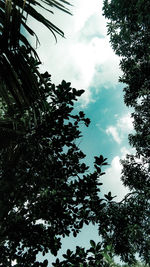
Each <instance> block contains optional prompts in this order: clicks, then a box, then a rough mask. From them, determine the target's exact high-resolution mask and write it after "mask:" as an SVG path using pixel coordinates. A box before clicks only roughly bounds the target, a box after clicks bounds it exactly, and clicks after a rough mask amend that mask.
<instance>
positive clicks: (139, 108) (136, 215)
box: [103, 0, 150, 263]
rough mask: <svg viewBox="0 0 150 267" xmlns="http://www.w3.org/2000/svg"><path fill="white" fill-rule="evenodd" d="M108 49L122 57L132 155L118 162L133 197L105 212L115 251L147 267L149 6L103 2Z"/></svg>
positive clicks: (134, 0)
mask: <svg viewBox="0 0 150 267" xmlns="http://www.w3.org/2000/svg"><path fill="white" fill-rule="evenodd" d="M103 11H104V15H105V17H106V18H107V19H108V34H109V36H110V42H111V45H112V47H113V49H114V51H115V52H116V54H118V55H119V56H121V61H120V67H121V69H122V71H123V75H122V77H121V78H120V81H121V82H123V83H125V84H126V87H125V88H124V93H125V94H124V101H125V104H126V105H127V106H131V107H132V108H133V112H132V114H131V116H132V118H133V125H134V130H135V131H134V133H133V134H130V135H129V142H130V144H131V146H133V147H134V148H135V151H136V152H135V154H134V155H127V157H126V159H125V160H123V161H122V164H123V171H122V181H123V183H124V185H125V186H128V187H129V188H130V190H131V191H132V192H133V195H132V194H131V195H129V198H128V197H126V198H125V202H124V203H123V202H122V203H120V204H119V205H116V204H112V206H111V207H110V209H109V213H108V214H109V216H110V218H111V224H112V228H111V230H112V233H111V236H112V237H113V240H114V246H115V251H116V253H117V254H121V255H122V258H123V259H124V260H126V261H129V262H132V259H133V258H134V255H135V252H138V253H139V255H140V256H141V257H142V258H143V259H144V260H145V261H146V262H147V263H149V262H150V238H149V236H150V207H149V202H150V195H149V188H150V113H149V111H150V90H149V87H150V79H149V76H150V15H149V13H150V1H149V0H146V1H143V0H138V1H137V0H131V1H121V0H111V1H108V0H105V1H104V6H103ZM108 221H109V220H108Z"/></svg>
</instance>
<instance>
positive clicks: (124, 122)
mask: <svg viewBox="0 0 150 267" xmlns="http://www.w3.org/2000/svg"><path fill="white" fill-rule="evenodd" d="M115 117H116V116H115ZM132 132H133V119H132V118H131V114H130V113H129V112H128V113H127V114H124V115H123V116H122V117H120V118H118V119H117V122H116V124H115V126H114V125H113V126H112V125H110V126H108V127H107V129H106V133H107V134H108V135H111V136H112V137H113V139H114V140H115V141H116V142H117V143H118V144H121V143H122V142H123V140H124V139H125V138H127V136H128V134H129V133H132Z"/></svg>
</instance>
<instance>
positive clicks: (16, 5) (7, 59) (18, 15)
mask: <svg viewBox="0 0 150 267" xmlns="http://www.w3.org/2000/svg"><path fill="white" fill-rule="evenodd" d="M67 5H70V4H69V2H67V1H65V0H58V1H55V0H42V1H39V0H37V1H34V0H26V1H25V0H19V1H14V0H7V1H4V0H0V25H1V27H0V70H1V71H0V98H1V99H2V100H3V101H4V102H5V103H6V104H7V105H8V106H9V107H10V109H11V112H12V111H13V105H12V102H13V101H15V103H16V104H17V105H18V107H19V108H20V110H23V109H24V108H26V107H28V108H31V107H32V109H35V107H34V102H35V101H36V99H37V98H40V97H41V92H39V90H38V87H37V84H36V81H35V79H34V75H33V73H32V69H31V66H32V64H31V62H30V60H31V57H32V58H33V57H34V59H35V60H36V62H37V60H38V61H39V57H38V55H37V53H36V50H35V49H34V48H33V46H32V44H31V42H30V41H29V35H30V36H35V38H36V42H37V43H39V40H38V36H37V34H36V33H35V32H34V31H33V30H32V28H31V26H30V25H29V24H28V16H30V17H32V18H34V19H35V20H36V21H38V22H40V23H41V24H43V25H44V26H46V27H47V28H48V29H49V30H50V31H51V33H52V34H53V35H54V37H55V39H56V35H55V33H56V34H59V35H61V36H64V33H63V31H62V30H60V29H59V28H58V27H57V26H56V25H54V24H53V23H51V22H50V20H48V19H46V18H45V17H44V16H43V15H42V12H38V8H40V10H41V11H42V10H46V11H48V12H50V14H53V11H52V8H57V9H59V10H61V11H63V12H67V13H70V12H69V10H68V8H67ZM26 50H27V52H26ZM37 74H38V75H39V76H40V73H39V72H38V70H37ZM27 77H28V79H27ZM1 99H0V100H1ZM41 105H42V103H41ZM43 108H44V107H43ZM11 112H10V116H11Z"/></svg>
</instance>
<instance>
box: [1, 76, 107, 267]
mask: <svg viewBox="0 0 150 267" xmlns="http://www.w3.org/2000/svg"><path fill="white" fill-rule="evenodd" d="M34 75H35V79H36V82H37V84H38V86H39V90H41V91H42V92H43V95H44V96H45V98H43V99H37V101H36V103H35V104H36V106H37V107H38V108H37V110H38V112H39V114H38V115H37V116H36V123H35V114H34V112H33V110H32V109H31V110H28V109H26V110H24V113H20V110H19V109H18V107H17V105H15V102H14V109H15V110H16V112H15V113H14V120H15V131H16V136H15V137H14V138H12V140H11V142H10V143H9V145H7V146H6V147H5V146H3V147H2V148H1V151H0V166H1V179H0V190H1V192H0V209H1V215H0V251H1V258H0V266H12V262H13V261H15V260H16V264H15V265H14V266H16V267H17V266H19V267H20V266H26V267H27V266H47V265H48V261H47V260H45V261H44V262H43V263H39V262H37V261H36V255H37V254H38V253H39V252H42V253H43V255H45V254H46V253H48V252H51V253H52V254H53V255H55V256H56V255H57V252H58V250H59V249H60V247H61V237H65V236H68V235H69V234H70V233H71V232H72V233H73V235H74V236H76V235H77V234H78V233H79V231H80V229H82V227H83V225H84V224H89V223H90V222H92V223H96V221H97V218H96V213H95V211H96V210H97V209H103V208H104V206H105V203H103V201H102V200H101V199H100V197H99V195H98V193H99V191H100V188H99V186H100V185H101V183H100V182H99V177H100V176H101V175H103V174H104V173H102V172H101V168H100V167H101V166H102V165H106V159H105V158H103V157H102V156H100V157H95V164H94V165H95V171H94V172H93V173H91V174H89V173H87V170H88V167H87V166H86V165H85V164H84V162H83V161H82V160H83V159H84V157H85V155H84V154H83V152H81V151H80V149H79V148H78V147H77V145H76V140H77V139H78V138H79V137H80V131H79V125H80V123H84V124H85V125H86V126H88V125H89V122H90V120H89V119H87V118H86V117H85V114H84V113H83V112H82V111H80V112H79V114H77V115H76V114H74V113H73V105H74V101H76V100H77V97H79V96H80V95H81V94H82V93H83V90H79V91H77V90H76V89H75V88H71V86H70V83H66V82H65V81H62V83H61V84H60V85H58V86H57V87H56V86H55V85H54V84H52V83H51V80H50V75H49V74H48V73H47V72H46V73H44V74H41V79H40V78H39V76H38V75H37V74H36V71H35V73H34ZM45 85H46V86H45ZM40 101H43V103H44V105H45V111H43V110H41V109H40ZM2 114H3V115H2V116H3V120H4V121H8V119H9V113H8V106H5V107H4V108H3V113H2ZM26 125H27V126H29V125H30V127H27V128H26ZM12 127H13V126H12ZM23 130H24V132H23Z"/></svg>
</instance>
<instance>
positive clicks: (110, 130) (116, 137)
mask: <svg viewBox="0 0 150 267" xmlns="http://www.w3.org/2000/svg"><path fill="white" fill-rule="evenodd" d="M106 133H107V134H108V135H112V137H113V139H114V140H115V141H116V142H117V143H118V144H120V143H121V139H120V137H119V134H118V132H117V128H116V127H114V126H109V127H108V128H107V129H106Z"/></svg>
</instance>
